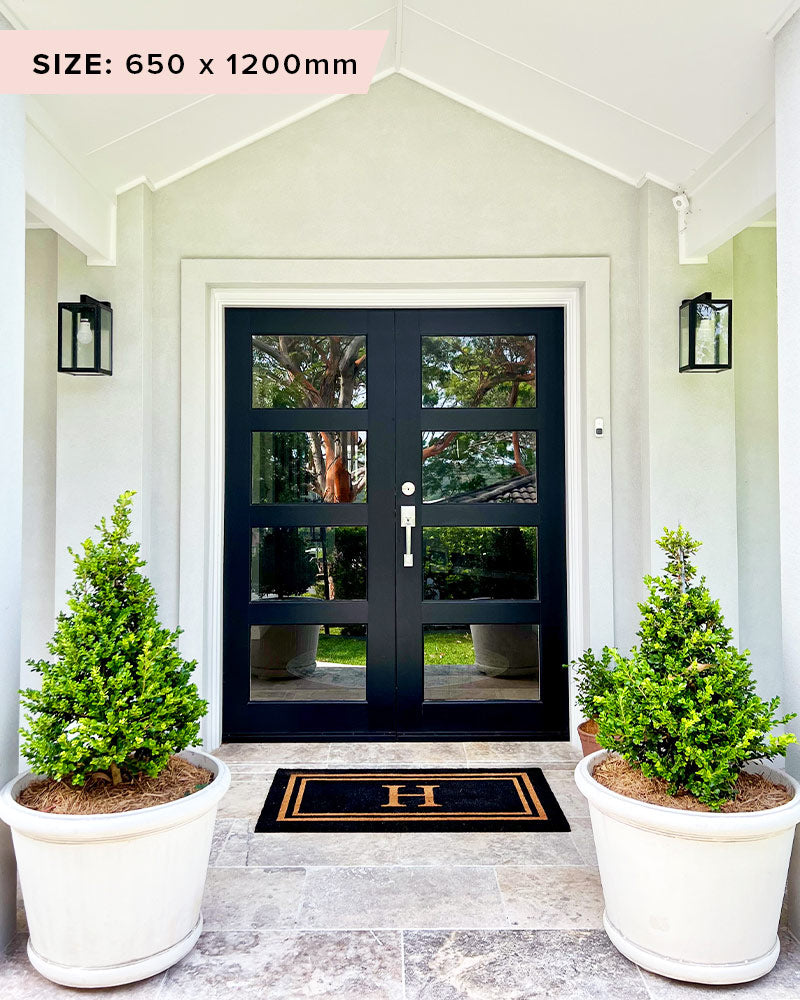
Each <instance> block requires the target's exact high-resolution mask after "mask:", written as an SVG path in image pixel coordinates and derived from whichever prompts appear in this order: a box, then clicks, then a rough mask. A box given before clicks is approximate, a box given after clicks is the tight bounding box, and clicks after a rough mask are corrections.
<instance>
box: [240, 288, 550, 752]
mask: <svg viewBox="0 0 800 1000" xmlns="http://www.w3.org/2000/svg"><path fill="white" fill-rule="evenodd" d="M531 313H534V314H535V318H536V322H537V329H541V331H542V333H543V334H544V335H543V336H540V337H539V339H538V344H537V357H538V360H537V368H538V370H539V372H542V371H548V372H550V373H551V376H552V377H551V378H541V377H540V378H539V390H538V393H539V396H538V398H539V401H540V405H539V406H538V407H537V408H535V409H533V408H532V409H528V410H523V409H522V408H520V409H515V410H513V413H514V420H513V423H514V429H520V430H523V429H528V428H530V429H536V430H537V431H539V432H540V433H539V444H538V448H539V455H540V470H541V469H545V470H546V469H548V468H549V469H559V470H560V471H559V475H556V476H550V477H548V475H547V474H545V476H544V477H542V475H541V472H540V476H539V495H540V500H539V503H537V504H535V505H534V504H531V505H527V504H526V505H514V504H484V505H480V510H479V511H477V513H476V508H477V505H476V506H472V507H471V508H469V507H464V506H458V505H439V504H437V505H436V511H435V513H434V512H433V510H432V508H431V507H430V506H429V505H427V506H426V505H423V504H422V503H421V502H418V504H417V512H418V522H417V523H418V525H419V526H420V527H418V528H417V529H416V530H415V531H414V532H413V535H414V553H415V564H416V567H418V566H419V563H420V561H421V547H420V538H421V527H422V526H424V525H425V524H434V523H435V524H443V523H444V524H470V523H476V521H477V523H480V524H538V523H540V521H541V520H542V519H545V518H546V520H547V523H548V525H550V526H552V527H553V528H554V529H555V530H552V531H551V532H549V533H548V534H547V535H546V536H543V535H542V533H541V532H540V533H539V549H540V557H539V565H540V598H541V599H540V600H539V601H504V602H496V601H493V602H487V603H486V604H484V605H482V606H479V605H478V604H476V603H472V602H453V601H447V602H441V603H438V602H422V601H421V575H420V570H419V568H415V569H414V570H413V572H412V571H409V570H408V569H405V568H404V567H403V566H402V556H401V552H402V544H403V541H404V538H403V537H402V533H401V529H400V527H399V517H398V510H399V504H400V502H401V496H402V494H400V491H399V485H400V483H401V482H403V481H404V480H406V479H409V478H410V479H412V481H415V482H416V483H417V485H418V494H417V496H416V497H415V498H414V499H416V500H418V501H420V500H421V497H420V495H419V485H420V475H421V457H420V441H421V430H422V429H425V428H435V429H443V430H447V429H450V425H451V424H452V428H453V429H464V430H469V429H487V430H490V429H501V428H502V429H508V417H507V411H505V412H504V411H502V410H489V409H483V410H480V409H479V410H466V409H458V410H456V409H453V410H443V409H439V410H434V411H430V410H429V411H424V410H422V409H421V405H420V404H421V392H420V371H419V366H418V365H416V366H414V365H401V366H400V369H399V370H398V369H397V367H396V365H395V350H396V347H395V345H396V343H400V344H401V345H402V347H401V351H402V356H404V357H405V356H409V355H408V354H407V352H408V351H409V350H410V351H412V352H413V355H412V356H416V357H417V358H419V356H420V355H419V349H418V347H419V341H418V338H419V337H420V336H422V335H424V333H425V332H427V333H428V334H430V333H433V332H434V330H435V331H436V332H438V333H440V334H441V333H447V332H456V331H458V332H460V333H473V332H474V333H479V332H484V333H488V332H493V331H492V329H491V324H492V320H493V314H494V317H495V319H499V318H502V325H503V327H504V328H505V327H506V326H507V325H509V324H510V328H509V332H510V329H512V328H515V324H519V326H520V330H519V332H530V321H531ZM312 319H313V331H312V330H311V329H310V320H312ZM431 324H435V326H431ZM526 324H527V326H526ZM523 328H524V330H523ZM225 330H226V334H225V344H226V347H225V357H226V367H225V389H226V422H225V469H226V476H225V520H224V524H225V556H224V571H223V738H225V739H233V738H235V739H238V740H248V739H251V740H281V739H287V738H290V739H292V740H297V741H301V740H312V739H319V738H321V737H324V738H325V739H333V740H335V739H341V740H346V739H353V738H354V737H356V738H358V739H364V740H369V739H395V738H402V739H438V738H441V739H454V738H462V737H466V738H469V739H478V738H487V737H492V738H498V739H519V738H525V739H565V738H567V718H568V712H569V706H568V684H567V672H566V670H563V669H562V667H561V664H562V663H564V662H566V625H567V623H566V552H565V540H566V532H565V511H564V469H565V446H564V405H563V397H564V377H563V375H564V367H563V366H564V362H563V357H564V353H563V340H564V336H563V310H562V309H560V308H535V309H497V310H492V309H464V310H454V309H447V310H443V309H431V310H403V309H400V310H391V309H370V310H365V309H335V310H333V309H321V310H318V309H313V310H303V309H263V308H262V309H251V308H228V309H226V312H225ZM269 332H276V333H277V332H281V333H286V334H291V333H296V334H302V333H309V332H313V333H314V334H316V335H325V334H326V333H327V334H337V333H338V334H342V335H353V334H354V333H363V334H364V335H366V337H367V339H368V349H367V350H368V364H367V408H366V409H365V410H358V409H356V410H353V409H350V410H345V409H305V410H288V409H287V410H256V409H251V407H250V400H249V386H250V384H251V382H250V380H251V351H250V335H251V333H269ZM415 345H416V346H415ZM556 373H557V375H556ZM243 386H246V387H247V390H246V392H245V394H244V396H243V394H242V387H243ZM542 393H544V395H542ZM413 400H416V405H415V404H414V403H413V402H411V401H413ZM548 414H549V415H550V416H549V419H548ZM348 428H352V429H365V430H366V431H367V469H368V474H369V494H368V502H367V503H363V504H352V505H348V504H273V505H252V504H251V503H250V440H251V434H252V431H254V430H259V429H260V430H320V429H326V430H338V429H348ZM542 430H544V431H545V433H544V434H542V433H541V431H542ZM415 448H416V452H415V450H414V449H415ZM409 473H410V474H409ZM403 500H406V498H403ZM442 518H444V520H442ZM323 524H324V525H337V524H339V525H342V524H345V525H350V524H353V525H355V524H364V525H366V527H367V537H368V541H367V546H368V549H367V551H368V580H367V587H368V601H335V602H330V603H329V602H324V601H315V602H307V601H299V600H290V599H288V600H281V601H267V602H251V601H250V594H249V574H250V565H249V551H250V541H249V537H250V531H251V528H253V527H258V526H269V525H323ZM244 609H246V612H245V610H244ZM498 613H499V614H500V620H502V621H503V622H518V621H525V622H537V621H538V622H540V628H541V643H542V647H541V650H542V655H541V662H542V664H543V667H542V676H541V684H542V695H545V694H546V700H545V701H539V702H530V701H526V702H511V701H509V702H499V701H495V702H480V703H477V704H474V703H473V704H471V703H468V702H457V703H455V702H451V703H447V702H425V703H424V702H423V701H422V658H421V652H422V648H421V647H422V623H423V622H426V623H427V622H436V621H439V622H444V621H447V622H453V623H457V622H460V621H463V622H465V623H468V622H470V621H471V622H473V623H477V621H480V620H485V621H490V620H491V621H498ZM367 619H369V621H368V638H367V642H368V657H369V667H368V670H367V700H366V702H348V701H331V702H253V701H250V692H249V627H250V625H258V624H281V623H302V622H319V623H322V624H326V623H327V624H337V625H339V624H347V623H358V622H367ZM398 620H400V621H402V622H403V627H402V628H401V629H400V630H399V631H398V629H397V622H398ZM554 620H555V621H556V622H557V623H558V624H557V625H552V624H548V622H552V621H554ZM237 663H240V664H247V668H246V669H242V668H240V669H238V670H237V669H232V668H231V664H237ZM395 664H396V665H397V666H396V673H395Z"/></svg>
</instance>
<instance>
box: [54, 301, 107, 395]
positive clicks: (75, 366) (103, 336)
mask: <svg viewBox="0 0 800 1000" xmlns="http://www.w3.org/2000/svg"><path fill="white" fill-rule="evenodd" d="M111 321H112V313H111V303H109V302H98V301H97V299H93V298H92V297H91V296H90V295H81V300H80V302H59V303H58V370H59V371H60V372H68V373H69V374H70V375H110V374H111V326H112V322H111Z"/></svg>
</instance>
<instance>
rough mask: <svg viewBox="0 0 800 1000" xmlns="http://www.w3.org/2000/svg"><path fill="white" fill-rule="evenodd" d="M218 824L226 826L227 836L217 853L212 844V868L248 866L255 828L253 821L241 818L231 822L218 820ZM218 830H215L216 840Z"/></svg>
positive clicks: (210, 863)
mask: <svg viewBox="0 0 800 1000" xmlns="http://www.w3.org/2000/svg"><path fill="white" fill-rule="evenodd" d="M217 824H225V825H226V827H227V835H226V837H225V839H224V841H223V842H222V843H221V844H220V845H219V846H218V848H217V850H216V852H215V851H214V845H213V842H212V851H211V860H210V861H209V866H210V867H211V868H238V867H240V866H244V865H246V864H247V850H248V847H249V845H250V829H251V828H252V826H253V821H252V819H246V818H239V819H231V820H217ZM216 836H217V829H216V825H215V828H214V838H215V839H216Z"/></svg>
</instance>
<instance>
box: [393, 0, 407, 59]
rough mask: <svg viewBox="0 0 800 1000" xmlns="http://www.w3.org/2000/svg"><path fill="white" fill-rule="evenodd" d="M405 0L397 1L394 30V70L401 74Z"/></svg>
mask: <svg viewBox="0 0 800 1000" xmlns="http://www.w3.org/2000/svg"><path fill="white" fill-rule="evenodd" d="M404 7H405V0H397V20H396V22H395V28H394V69H395V72H396V73H399V72H400V69H401V68H402V65H403V13H404Z"/></svg>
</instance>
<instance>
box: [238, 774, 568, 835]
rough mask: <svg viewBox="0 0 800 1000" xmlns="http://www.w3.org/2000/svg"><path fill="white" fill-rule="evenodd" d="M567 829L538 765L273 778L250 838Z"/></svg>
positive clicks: (281, 775) (296, 775)
mask: <svg viewBox="0 0 800 1000" xmlns="http://www.w3.org/2000/svg"><path fill="white" fill-rule="evenodd" d="M287 830H295V831H298V832H301V831H316V832H319V831H324V830H328V831H336V832H342V831H346V830H350V831H352V832H360V833H363V832H364V831H377V830H387V831H392V830H393V831H398V830H402V831H410V830H426V831H431V830H436V831H443V830H449V831H451V832H456V831H490V830H498V831H508V830H516V831H519V830H528V831H530V832H535V831H544V830H547V831H551V832H552V831H562V832H568V831H569V823H567V820H566V818H565V817H564V814H563V813H562V811H561V808H560V807H559V805H558V802H556V798H555V796H554V795H553V793H552V791H551V790H550V786H549V785H548V784H547V781H546V780H545V777H544V775H543V774H542V772H541V770H540V769H539V768H538V767H530V768H446V769H436V768H419V767H417V768H399V769H393V770H381V769H378V768H361V769H352V768H349V769H346V770H317V771H314V770H302V771H301V770H294V769H289V768H281V769H280V770H279V771H277V772H276V774H275V778H274V779H273V782H272V785H271V786H270V789H269V793H268V794H267V800H266V802H265V803H264V808H263V809H262V810H261V815H260V816H259V818H258V822H257V823H256V829H255V832H256V833H275V832H277V831H281V832H285V831H287Z"/></svg>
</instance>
